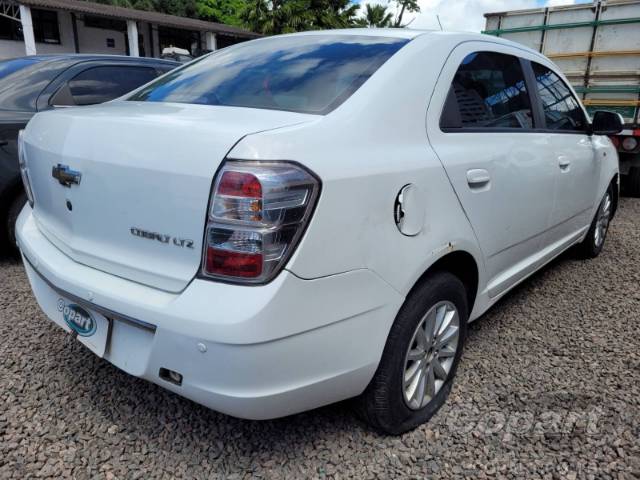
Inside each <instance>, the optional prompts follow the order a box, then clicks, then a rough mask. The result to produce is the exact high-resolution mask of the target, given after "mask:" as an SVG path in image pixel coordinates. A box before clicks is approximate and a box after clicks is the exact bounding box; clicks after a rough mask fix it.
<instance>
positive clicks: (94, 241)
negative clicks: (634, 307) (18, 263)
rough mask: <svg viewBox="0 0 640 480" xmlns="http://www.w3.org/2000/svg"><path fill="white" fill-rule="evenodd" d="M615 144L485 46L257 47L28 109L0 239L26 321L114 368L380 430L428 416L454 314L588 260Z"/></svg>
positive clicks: (539, 71) (565, 96) (339, 38)
mask: <svg viewBox="0 0 640 480" xmlns="http://www.w3.org/2000/svg"><path fill="white" fill-rule="evenodd" d="M620 128H621V124H620V118H619V117H618V116H617V115H616V114H612V113H608V112H598V113H596V114H595V115H594V118H593V120H590V119H589V117H588V115H587V114H586V112H585V110H584V109H583V107H582V105H581V104H580V102H579V100H578V97H577V96H576V94H575V92H574V91H573V89H572V88H571V86H570V85H569V83H568V82H567V80H566V79H565V78H564V77H563V75H562V74H560V73H559V72H558V70H557V68H556V67H555V65H554V64H553V63H551V62H550V61H549V60H548V59H546V58H545V57H544V56H542V55H541V54H540V53H538V52H535V51H532V50H529V49H527V48H524V47H522V46H519V45H517V44H515V43H512V42H508V41H504V40H501V39H497V38H494V37H487V36H483V35H476V34H461V33H444V32H422V31H416V30H406V29H389V30H376V29H365V30H357V29H356V30H345V31H339V30H338V31H330V32H309V33H302V34H294V35H285V36H278V37H271V38H263V39H259V40H254V41H251V42H247V43H242V44H239V45H235V46H233V47H230V48H226V49H223V50H220V51H218V52H214V53H212V54H210V55H208V56H206V57H203V58H201V59H198V60H196V61H194V62H192V63H190V64H188V65H186V66H184V67H182V68H180V69H177V70H175V71H172V72H171V73H168V74H167V75H164V76H163V77H160V78H159V79H157V80H156V81H154V82H152V83H150V84H148V85H145V86H143V87H142V88H140V89H139V90H137V91H135V92H133V93H132V94H130V95H128V96H127V97H124V98H121V99H118V100H115V101H113V102H110V103H108V104H105V105H102V106H97V107H87V108H82V109H75V108H73V109H64V110H57V111H51V112H45V113H40V114H37V115H36V116H35V117H34V118H33V120H31V122H30V123H29V125H28V126H27V128H26V130H25V131H24V134H23V135H22V137H21V142H20V143H21V169H22V175H23V180H24V182H25V187H26V190H27V192H28V193H29V200H30V202H29V205H28V206H26V207H25V209H24V210H23V211H22V214H21V215H20V218H19V221H18V228H17V231H18V240H19V245H20V248H21V251H22V255H23V258H24V263H25V267H26V269H27V273H28V276H29V280H30V282H31V285H32V288H33V291H34V293H35V296H36V298H37V300H38V302H39V304H40V306H41V307H42V309H43V310H44V312H45V313H46V314H47V315H48V316H49V317H50V318H51V320H52V321H54V322H55V323H57V324H58V325H60V327H62V328H63V329H65V330H66V331H68V332H70V333H71V334H72V335H75V336H77V339H78V340H79V341H81V342H82V343H83V344H84V345H86V347H88V348H89V349H91V350H92V351H93V352H95V353H96V354H97V355H99V356H101V357H103V358H104V359H105V360H107V361H109V362H111V363H112V364H114V365H116V366H117V367H119V368H121V369H122V370H124V371H126V372H128V373H130V374H132V375H136V376H138V377H141V378H145V379H147V380H150V381H152V382H154V383H157V384H158V385H162V386H163V387H165V388H167V389H169V390H171V391H173V392H176V393H178V394H180V395H183V396H185V397H187V398H190V399H192V400H194V401H196V402H199V403H201V404H203V405H206V406H208V407H210V408H213V409H215V410H218V411H221V412H225V413H228V414H230V415H234V416H238V417H243V418H250V419H267V418H274V417H280V416H284V415H289V414H293V413H296V412H300V411H303V410H307V409H311V408H315V407H318V406H321V405H325V404H329V403H332V402H336V401H339V400H343V399H347V398H351V397H357V401H356V403H357V406H358V411H359V412H360V413H361V414H362V415H363V416H364V417H365V418H366V419H367V420H368V421H369V422H370V423H371V424H372V425H373V426H374V427H376V428H377V429H379V430H382V431H384V432H389V433H394V434H396V433H401V432H404V431H407V430H409V429H411V428H413V427H415V426H417V425H419V424H421V423H423V422H425V421H427V420H428V419H429V418H430V417H431V416H432V415H433V414H434V413H435V412H436V411H437V410H438V408H439V407H440V406H441V405H442V404H443V402H444V401H445V399H446V397H447V395H448V394H449V391H450V390H451V386H452V381H453V377H454V375H455V372H456V367H457V366H458V363H459V361H460V357H461V354H462V349H463V345H464V342H465V333H466V330H467V323H468V322H469V321H471V320H474V319H476V318H478V317H479V316H480V315H482V314H483V313H484V312H485V311H487V309H488V308H490V307H491V306H492V305H493V304H494V303H496V302H497V301H498V299H500V298H501V297H502V296H503V295H505V294H506V293H507V292H508V291H509V290H510V289H512V288H513V287H514V286H515V285H517V284H518V283H520V282H521V281H523V280H524V279H525V278H526V277H528V276H529V275H531V274H532V273H534V272H535V271H536V270H538V269H539V268H540V267H542V266H543V265H544V264H546V263H548V262H549V261H550V260H552V259H553V258H554V257H556V256H557V255H559V254H560V253H562V252H563V251H565V250H567V249H568V248H570V247H573V246H576V247H577V248H578V249H579V251H580V252H581V253H582V254H583V255H584V256H586V257H595V256H597V255H598V254H599V253H600V251H601V250H602V248H603V244H604V241H605V237H606V234H607V229H608V225H609V222H610V220H611V219H612V218H613V216H614V214H615V211H616V206H617V203H618V161H617V156H616V151H615V148H613V146H612V144H611V142H610V141H609V139H608V138H607V136H606V135H608V134H613V133H616V132H617V131H619V129H620ZM522 321H527V319H526V318H523V319H522ZM487 381H490V380H487Z"/></svg>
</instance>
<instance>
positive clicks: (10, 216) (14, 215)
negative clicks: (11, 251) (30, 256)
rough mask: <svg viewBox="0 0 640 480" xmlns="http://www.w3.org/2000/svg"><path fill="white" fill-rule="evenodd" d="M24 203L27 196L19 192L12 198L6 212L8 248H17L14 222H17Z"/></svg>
mask: <svg viewBox="0 0 640 480" xmlns="http://www.w3.org/2000/svg"><path fill="white" fill-rule="evenodd" d="M25 203H27V195H26V194H25V193H24V192H20V193H19V194H18V196H17V197H16V198H14V200H13V202H12V203H11V206H10V207H9V211H8V212H7V238H8V240H9V247H11V248H15V249H17V248H18V243H17V240H16V220H18V215H20V212H21V211H22V208H23V207H24V205H25Z"/></svg>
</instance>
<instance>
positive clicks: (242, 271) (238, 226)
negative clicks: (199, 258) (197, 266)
mask: <svg viewBox="0 0 640 480" xmlns="http://www.w3.org/2000/svg"><path fill="white" fill-rule="evenodd" d="M319 190H320V182H319V181H318V180H317V178H316V177H315V176H314V175H313V174H311V173H310V172H308V171H307V170H306V169H304V168H302V167H300V166H298V165H294V164H292V163H288V162H248V161H247V162H242V161H227V162H226V163H225V164H224V166H223V168H222V170H221V171H220V172H219V173H218V175H217V177H216V180H215V184H214V189H213V193H212V196H211V202H210V206H209V215H208V219H207V227H206V228H207V230H206V235H205V247H204V260H203V269H202V273H203V275H204V276H206V277H209V278H219V279H225V280H235V281H238V282H245V283H264V282H267V281H269V280H271V279H272V278H273V277H274V276H275V275H277V274H278V272H279V271H280V270H281V269H282V267H283V266H284V264H285V263H286V261H287V259H288V258H289V257H290V255H291V253H293V250H294V249H295V246H296V244H297V242H298V240H299V239H300V236H301V235H302V232H303V231H304V228H305V226H306V225H307V223H308V221H309V218H310V216H311V212H312V211H313V208H314V206H315V203H316V200H317V198H318V193H319Z"/></svg>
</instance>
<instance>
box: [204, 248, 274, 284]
mask: <svg viewBox="0 0 640 480" xmlns="http://www.w3.org/2000/svg"><path fill="white" fill-rule="evenodd" d="M206 270H207V272H208V273H210V274H215V275H225V276H232V277H242V278H256V277H259V276H260V274H261V273H262V254H260V253H238V252H233V251H230V250H219V249H217V248H213V247H207V265H206Z"/></svg>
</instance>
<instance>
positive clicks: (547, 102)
mask: <svg viewBox="0 0 640 480" xmlns="http://www.w3.org/2000/svg"><path fill="white" fill-rule="evenodd" d="M531 67H532V68H533V74H534V76H535V82H536V94H537V97H538V98H539V102H540V105H541V108H542V112H543V114H544V119H543V121H544V125H542V126H541V127H542V129H543V131H544V132H545V133H546V134H547V135H548V137H549V139H550V141H551V145H552V149H553V156H554V159H555V161H556V162H557V177H558V180H557V182H558V183H557V185H558V186H557V190H556V201H555V205H554V209H553V214H552V215H551V225H550V229H549V233H548V239H547V242H549V243H553V242H568V243H570V242H571V241H573V240H574V238H572V237H574V236H575V235H579V234H580V233H582V232H581V230H582V229H584V227H585V226H588V225H589V224H590V222H591V212H592V209H593V206H594V205H593V202H594V198H595V196H596V195H595V192H596V188H597V184H598V180H599V173H600V168H599V166H598V160H597V158H596V155H595V150H594V147H593V144H592V142H591V136H590V135H589V133H588V126H589V124H588V121H587V118H586V116H585V114H584V111H583V110H582V108H581V107H580V103H579V102H578V100H577V99H576V98H575V97H574V95H573V93H572V92H571V90H570V89H569V87H568V86H567V84H566V83H565V82H564V80H562V78H561V77H560V76H559V75H558V74H557V73H556V72H554V71H553V69H551V68H549V67H547V66H544V65H541V64H539V63H536V62H531Z"/></svg>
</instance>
